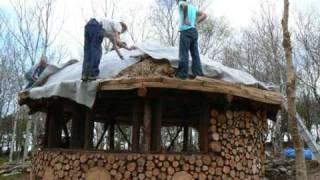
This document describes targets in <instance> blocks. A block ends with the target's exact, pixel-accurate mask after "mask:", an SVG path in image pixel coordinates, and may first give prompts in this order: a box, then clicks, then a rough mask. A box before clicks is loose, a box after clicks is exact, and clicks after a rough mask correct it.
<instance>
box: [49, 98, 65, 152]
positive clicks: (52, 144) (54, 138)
mask: <svg viewBox="0 0 320 180" xmlns="http://www.w3.org/2000/svg"><path fill="white" fill-rule="evenodd" d="M48 115H49V117H48V118H49V122H48V148H59V147H60V146H61V133H62V123H64V119H63V118H64V117H63V103H62V102H61V101H60V100H59V99H53V100H52V101H51V102H50V104H49V108H48Z"/></svg>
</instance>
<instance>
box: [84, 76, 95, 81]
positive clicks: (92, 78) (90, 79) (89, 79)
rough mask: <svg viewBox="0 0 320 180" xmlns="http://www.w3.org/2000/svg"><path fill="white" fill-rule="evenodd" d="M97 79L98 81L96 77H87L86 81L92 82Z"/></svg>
mask: <svg viewBox="0 0 320 180" xmlns="http://www.w3.org/2000/svg"><path fill="white" fill-rule="evenodd" d="M97 79H98V76H88V77H87V80H88V81H94V80H97Z"/></svg>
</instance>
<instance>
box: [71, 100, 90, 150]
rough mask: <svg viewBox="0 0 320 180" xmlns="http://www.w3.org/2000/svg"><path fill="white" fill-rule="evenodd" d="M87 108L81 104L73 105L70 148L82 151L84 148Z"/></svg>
mask: <svg viewBox="0 0 320 180" xmlns="http://www.w3.org/2000/svg"><path fill="white" fill-rule="evenodd" d="M84 109H85V107H81V106H80V105H79V104H74V105H73V112H72V127H71V140H70V148H74V149H80V148H83V147H84V126H85V120H86V118H85V111H84Z"/></svg>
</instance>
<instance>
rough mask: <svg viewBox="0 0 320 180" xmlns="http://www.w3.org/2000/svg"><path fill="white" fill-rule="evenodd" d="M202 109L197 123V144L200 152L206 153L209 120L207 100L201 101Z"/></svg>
mask: <svg viewBox="0 0 320 180" xmlns="http://www.w3.org/2000/svg"><path fill="white" fill-rule="evenodd" d="M202 106H203V108H202V111H201V116H200V121H199V122H200V123H199V144H200V146H199V147H200V152H204V153H206V152H208V146H209V140H208V138H209V118H210V103H209V101H208V100H207V99H205V98H204V99H203V105H202Z"/></svg>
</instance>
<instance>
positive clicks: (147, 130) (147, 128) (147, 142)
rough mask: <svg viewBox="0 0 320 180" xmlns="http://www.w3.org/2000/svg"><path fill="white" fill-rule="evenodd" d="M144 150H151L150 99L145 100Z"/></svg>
mask: <svg viewBox="0 0 320 180" xmlns="http://www.w3.org/2000/svg"><path fill="white" fill-rule="evenodd" d="M143 110H144V111H143V112H144V114H143V151H144V152H150V149H151V106H150V100H149V99H145V100H144V108H143Z"/></svg>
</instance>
